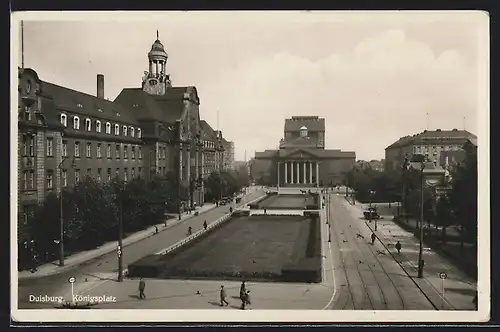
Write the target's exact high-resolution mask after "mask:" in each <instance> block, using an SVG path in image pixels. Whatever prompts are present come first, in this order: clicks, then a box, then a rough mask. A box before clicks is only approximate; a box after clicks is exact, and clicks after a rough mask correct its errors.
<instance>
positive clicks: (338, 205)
mask: <svg viewBox="0 0 500 332" xmlns="http://www.w3.org/2000/svg"><path fill="white" fill-rule="evenodd" d="M331 198H332V199H331V202H330V207H331V210H330V215H331V219H330V221H331V222H330V227H331V232H332V239H331V240H332V249H333V255H334V264H335V267H334V269H335V277H336V284H337V287H338V291H337V294H336V297H335V300H334V301H333V304H332V306H331V307H330V309H333V310H435V308H434V307H433V306H432V305H431V303H430V302H429V301H428V300H427V299H426V297H425V296H424V295H423V294H422V292H421V291H420V290H419V288H418V287H417V286H416V285H415V283H414V282H413V281H412V279H411V278H410V277H409V276H408V275H407V274H406V273H405V272H404V270H403V269H402V268H401V267H400V266H399V264H398V263H397V262H396V261H395V260H394V259H393V258H392V256H391V255H389V253H388V252H387V250H386V249H385V248H384V247H383V246H382V244H381V243H380V242H378V241H376V242H375V243H374V244H373V245H372V244H371V239H370V235H371V231H370V229H369V228H368V227H367V226H366V225H365V222H364V220H362V219H360V218H356V217H355V216H353V214H352V213H351V212H350V211H349V210H348V208H347V206H346V205H347V204H348V203H347V202H346V201H345V199H344V197H343V196H341V195H336V194H333V195H331Z"/></svg>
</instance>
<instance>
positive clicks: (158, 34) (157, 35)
mask: <svg viewBox="0 0 500 332" xmlns="http://www.w3.org/2000/svg"><path fill="white" fill-rule="evenodd" d="M156 40H160V33H159V32H158V30H156Z"/></svg>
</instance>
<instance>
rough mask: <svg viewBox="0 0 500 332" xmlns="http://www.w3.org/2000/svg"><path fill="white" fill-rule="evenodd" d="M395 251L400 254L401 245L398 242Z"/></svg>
mask: <svg viewBox="0 0 500 332" xmlns="http://www.w3.org/2000/svg"><path fill="white" fill-rule="evenodd" d="M396 250H397V251H398V254H400V253H401V243H399V241H398V243H396Z"/></svg>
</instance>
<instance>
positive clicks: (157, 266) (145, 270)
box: [128, 255, 165, 278]
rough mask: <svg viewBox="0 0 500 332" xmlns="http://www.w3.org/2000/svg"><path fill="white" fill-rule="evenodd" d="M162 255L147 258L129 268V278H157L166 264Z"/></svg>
mask: <svg viewBox="0 0 500 332" xmlns="http://www.w3.org/2000/svg"><path fill="white" fill-rule="evenodd" d="M160 258H161V255H148V256H145V257H143V258H141V259H139V260H137V261H135V262H134V263H132V264H130V265H129V266H128V276H129V277H131V278H135V277H142V278H155V277H157V276H158V275H159V274H160V273H161V271H162V270H163V268H164V265H165V263H164V262H163V261H161V259H160Z"/></svg>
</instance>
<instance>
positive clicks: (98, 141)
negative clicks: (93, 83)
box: [18, 39, 224, 238]
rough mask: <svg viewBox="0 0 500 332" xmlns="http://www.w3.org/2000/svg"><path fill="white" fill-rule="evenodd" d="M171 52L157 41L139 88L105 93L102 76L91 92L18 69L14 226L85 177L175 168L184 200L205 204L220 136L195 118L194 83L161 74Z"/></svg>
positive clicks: (218, 160) (103, 178) (124, 176)
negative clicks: (108, 95) (206, 182)
mask: <svg viewBox="0 0 500 332" xmlns="http://www.w3.org/2000/svg"><path fill="white" fill-rule="evenodd" d="M167 59H168V55H167V53H166V52H165V49H164V47H163V45H162V44H161V42H160V41H159V40H158V39H157V40H156V41H155V42H154V43H153V46H152V47H151V50H150V51H149V53H148V62H149V70H148V71H147V72H145V75H144V77H143V80H142V86H141V87H140V88H127V89H123V90H122V91H121V93H120V94H119V95H118V97H117V98H116V99H115V100H114V101H109V100H107V99H105V97H104V76H103V75H97V93H96V95H95V96H94V95H89V94H86V93H82V92H78V91H75V90H72V89H69V88H66V87H62V86H58V85H56V84H53V83H49V82H45V81H42V80H41V79H40V78H39V77H38V74H37V73H36V72H35V71H34V70H32V69H24V68H19V70H18V74H19V75H18V76H19V85H18V91H19V102H18V128H19V134H18V189H19V190H18V220H19V222H18V225H19V226H18V227H19V232H18V234H19V236H20V238H23V237H24V236H26V232H25V226H26V224H27V222H28V218H30V217H32V216H33V212H34V211H35V208H36V206H37V205H38V204H40V203H41V202H43V200H44V199H45V197H46V196H47V195H48V194H49V193H51V192H55V193H59V192H60V190H61V188H64V187H71V186H73V185H74V184H76V183H77V182H78V181H80V180H82V179H83V178H84V177H85V176H91V177H93V178H95V179H96V180H97V181H99V182H107V181H110V180H111V179H112V178H115V177H118V178H119V179H121V180H124V181H129V180H131V179H134V178H136V177H144V178H146V179H148V180H149V179H151V178H152V177H153V176H154V175H156V174H158V175H166V174H167V173H169V172H174V174H175V176H176V177H177V179H178V180H179V188H180V190H186V191H187V192H189V195H188V196H189V199H188V202H186V203H187V204H190V205H203V203H204V188H203V181H202V179H203V177H205V176H207V175H208V174H209V172H212V171H214V170H218V169H220V167H222V162H223V153H224V150H223V144H222V133H221V132H220V131H217V132H216V131H214V130H213V129H212V128H211V127H210V126H209V125H208V123H206V122H205V121H203V120H201V119H200V112H199V105H200V99H199V97H198V93H197V90H196V88H195V87H194V86H185V87H173V86H172V85H171V82H170V79H169V75H167V74H166V73H165V70H166V63H167Z"/></svg>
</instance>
